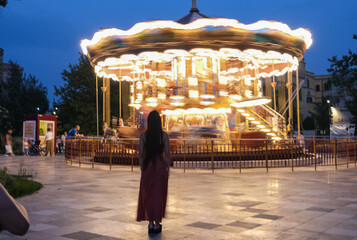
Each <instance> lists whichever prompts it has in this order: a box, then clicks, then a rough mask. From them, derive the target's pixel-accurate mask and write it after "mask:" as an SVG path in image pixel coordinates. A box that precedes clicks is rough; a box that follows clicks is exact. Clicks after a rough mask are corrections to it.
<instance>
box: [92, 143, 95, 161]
mask: <svg viewBox="0 0 357 240" xmlns="http://www.w3.org/2000/svg"><path fill="white" fill-rule="evenodd" d="M94 148H95V147H94V139H92V168H94V157H95V150H94Z"/></svg>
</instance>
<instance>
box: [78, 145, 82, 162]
mask: <svg viewBox="0 0 357 240" xmlns="http://www.w3.org/2000/svg"><path fill="white" fill-rule="evenodd" d="M78 156H79V167H80V166H81V156H82V139H79V155H78Z"/></svg>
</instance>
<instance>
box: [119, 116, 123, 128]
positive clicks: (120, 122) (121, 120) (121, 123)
mask: <svg viewBox="0 0 357 240" xmlns="http://www.w3.org/2000/svg"><path fill="white" fill-rule="evenodd" d="M118 122H119V124H118V125H119V127H124V120H123V119H122V118H119V120H118Z"/></svg>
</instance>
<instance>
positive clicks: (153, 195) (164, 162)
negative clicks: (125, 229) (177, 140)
mask: <svg viewBox="0 0 357 240" xmlns="http://www.w3.org/2000/svg"><path fill="white" fill-rule="evenodd" d="M163 140H164V154H165V158H164V157H163V155H162V154H157V155H156V156H155V158H156V161H155V162H156V163H155V165H154V164H153V163H152V161H149V163H148V165H147V166H146V169H144V170H142V171H141V180H140V192H139V202H138V213H137V218H136V220H137V221H144V220H147V221H156V222H161V221H162V218H163V217H165V209H166V199H167V186H168V177H169V174H168V173H169V166H170V148H169V136H168V135H167V133H166V132H163ZM145 143H146V135H145V132H143V133H142V134H141V135H140V144H139V153H140V155H139V162H140V165H142V163H143V159H144V156H145Z"/></svg>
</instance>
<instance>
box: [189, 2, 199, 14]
mask: <svg viewBox="0 0 357 240" xmlns="http://www.w3.org/2000/svg"><path fill="white" fill-rule="evenodd" d="M190 12H199V10H198V8H197V4H196V0H192V8H191V11H190Z"/></svg>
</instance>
